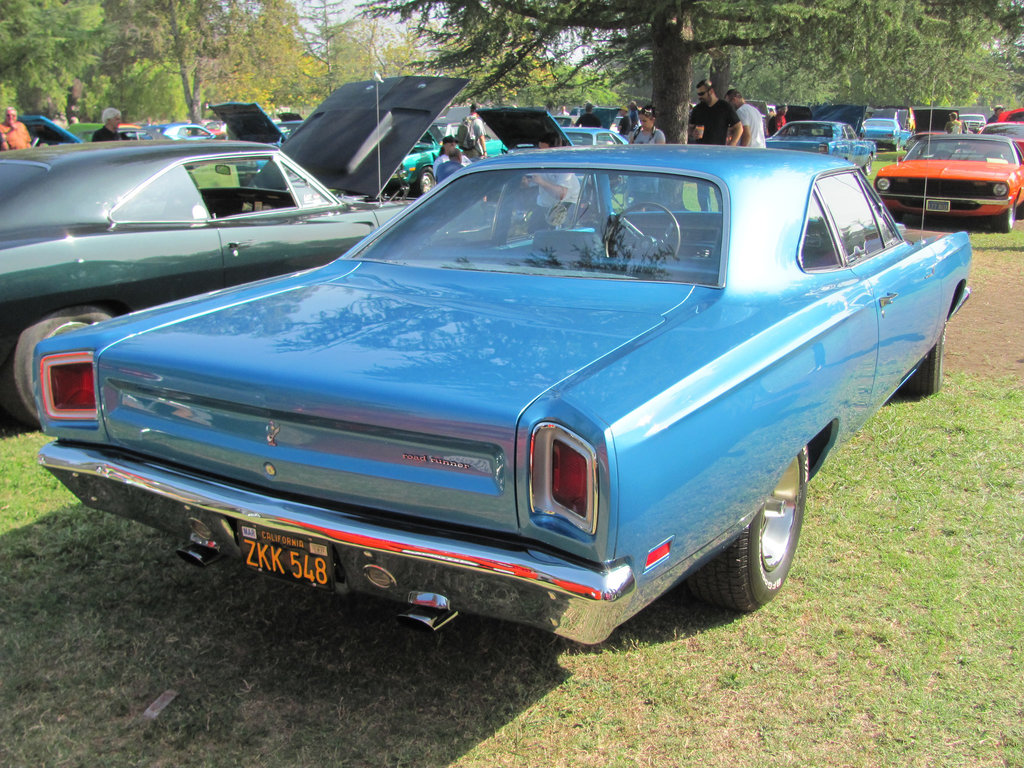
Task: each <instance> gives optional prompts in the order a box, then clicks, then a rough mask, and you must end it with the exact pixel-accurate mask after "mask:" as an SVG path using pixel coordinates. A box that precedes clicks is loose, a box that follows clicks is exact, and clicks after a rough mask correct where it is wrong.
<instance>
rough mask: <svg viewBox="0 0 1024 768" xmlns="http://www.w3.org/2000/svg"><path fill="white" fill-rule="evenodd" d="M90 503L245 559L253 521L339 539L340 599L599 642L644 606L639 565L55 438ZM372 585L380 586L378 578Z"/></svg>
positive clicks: (61, 463)
mask: <svg viewBox="0 0 1024 768" xmlns="http://www.w3.org/2000/svg"><path fill="white" fill-rule="evenodd" d="M38 460H39V463H40V464H41V465H42V466H44V467H46V468H47V469H48V470H50V471H51V472H52V473H53V474H54V475H55V476H56V477H57V478H58V479H59V480H60V481H61V482H62V483H64V484H65V485H66V486H67V487H68V488H69V490H71V491H72V493H74V494H75V495H76V496H78V498H79V499H81V501H82V503H84V504H86V505H87V506H90V507H93V508H96V509H100V510H103V511H106V512H110V513H113V514H116V515H120V516H122V517H127V518H130V519H133V520H137V521H139V522H142V523H145V524H147V525H151V526H153V527H155V528H159V529H161V530H165V531H168V532H170V533H176V534H179V535H181V536H182V539H183V540H185V539H188V538H190V537H191V538H192V539H193V540H196V536H197V532H202V536H201V538H203V539H204V543H205V545H207V546H212V547H215V548H216V549H217V550H219V551H220V553H222V554H226V555H230V556H234V557H241V555H242V550H241V544H240V540H239V531H240V527H241V524H242V523H245V524H247V525H258V526H259V527H260V528H264V529H270V530H271V531H276V532H279V533H281V534H282V535H289V536H303V537H308V538H310V539H312V540H314V541H317V542H322V543H329V544H330V545H331V549H332V555H333V556H332V560H333V562H334V565H335V568H334V585H335V589H336V591H338V592H348V591H357V592H362V593H367V594H372V595H376V596H379V597H383V598H386V599H390V600H395V601H399V602H402V603H405V604H412V605H417V604H423V603H422V602H421V601H420V599H419V598H418V597H417V596H424V595H426V596H434V597H436V596H442V597H443V598H445V600H444V601H443V602H444V603H445V604H446V605H447V606H449V607H450V608H451V610H455V611H466V612H468V613H474V614H479V615H483V616H491V617H494V618H499V619H506V620H510V621H514V622H518V623H521V624H527V625H530V626H534V627H538V628H540V629H545V630H548V631H551V632H554V633H555V634H557V635H561V636H563V637H567V638H569V639H571V640H575V641H577V642H581V643H599V642H601V641H602V640H604V639H605V638H607V637H608V635H609V634H610V633H611V631H612V630H613V629H614V628H615V627H616V626H617V625H618V624H620V623H622V622H623V621H625V620H626V619H627V618H629V617H630V616H631V615H633V614H634V613H636V612H637V611H638V610H640V608H641V607H643V602H644V601H642V600H641V599H639V598H638V592H637V589H636V581H635V577H634V574H633V571H632V569H631V568H630V566H629V565H628V564H627V563H623V562H620V563H611V564H596V563H585V562H580V561H577V560H571V559H569V558H566V557H563V556H560V555H558V554H557V553H553V552H550V551H541V550H539V549H535V548H532V546H531V544H530V543H528V542H521V543H509V542H506V541H498V540H496V539H492V538H484V537H483V536H481V535H473V534H471V533H464V532H460V533H445V534H444V535H441V534H440V533H439V532H438V531H437V530H435V529H430V530H426V529H421V528H418V527H415V526H413V525H407V526H403V525H402V524H400V523H398V522H396V521H382V520H380V519H373V518H371V517H370V516H369V515H367V514H366V512H367V511H366V510H358V509H327V508H324V507H319V506H317V505H315V504H311V503H309V502H305V501H300V500H293V499H286V498H275V497H272V496H269V495H267V494H265V493H261V492H257V491H255V490H251V489H248V488H243V487H237V486H234V485H227V484H224V483H222V482H218V481H216V480H213V479H210V478H205V477H201V476H198V475H195V474H191V473H188V472H185V471H181V470H177V469H173V468H169V467H166V466H162V465H156V464H152V463H149V462H147V461H145V460H144V459H139V458H135V457H130V456H125V455H122V454H120V453H119V452H116V451H113V450H110V449H104V448H96V447H85V446H78V445H70V444H65V443H61V442H54V443H50V444H48V445H46V446H44V447H43V448H42V449H41V450H40V452H39V458H38ZM371 579H372V580H371Z"/></svg>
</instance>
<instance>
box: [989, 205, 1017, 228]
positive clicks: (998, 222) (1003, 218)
mask: <svg viewBox="0 0 1024 768" xmlns="http://www.w3.org/2000/svg"><path fill="white" fill-rule="evenodd" d="M1016 223H1017V207H1016V206H1014V205H1011V206H1010V207H1009V208H1007V209H1006V210H1005V211H1003V212H1002V213H1001V214H999V215H998V216H996V217H995V226H994V229H995V231H996V232H1004V233H1008V232H1013V225H1014V224H1016Z"/></svg>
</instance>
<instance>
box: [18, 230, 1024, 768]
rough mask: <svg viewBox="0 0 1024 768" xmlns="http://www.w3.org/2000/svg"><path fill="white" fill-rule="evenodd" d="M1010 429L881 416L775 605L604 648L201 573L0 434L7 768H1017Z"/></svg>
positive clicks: (996, 254) (989, 384)
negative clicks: (160, 704)
mask: <svg viewBox="0 0 1024 768" xmlns="http://www.w3.org/2000/svg"><path fill="white" fill-rule="evenodd" d="M985 237H987V236H985ZM1015 250H1016V251H1017V253H1016V257H1017V258H1019V257H1020V255H1021V254H1020V253H1019V250H1020V249H1019V247H1015ZM1010 255H1011V256H1012V255H1013V254H1010ZM1006 257H1007V254H1006V253H1003V252H1000V251H996V250H995V249H986V254H984V255H982V256H981V258H985V259H987V258H1006ZM981 266H982V267H984V265H983V264H982V265H981ZM954 322H955V321H954ZM1022 414H1024V389H1022V388H1021V386H1020V383H1019V381H1016V380H1009V379H1004V380H998V379H997V380H990V379H982V378H978V377H973V376H969V375H967V374H962V373H959V374H953V375H950V376H948V377H947V382H946V386H945V388H944V389H943V391H942V392H941V393H940V394H939V395H937V396H935V397H933V398H930V399H928V400H925V401H921V402H903V401H900V402H894V403H891V404H889V405H887V406H886V407H884V408H883V409H882V410H881V411H880V412H879V413H878V414H877V415H875V416H874V417H873V418H872V419H871V420H870V421H869V422H868V424H867V426H866V428H865V429H864V430H863V431H862V432H861V433H860V434H859V435H858V436H857V437H856V438H855V439H853V440H852V441H851V442H849V443H847V444H846V445H844V446H842V447H841V448H840V449H839V450H838V451H837V452H836V453H835V454H834V455H833V456H832V457H831V460H830V461H829V462H828V463H827V464H826V465H825V467H824V469H823V470H822V471H821V473H820V474H819V475H818V476H817V477H816V478H815V479H814V481H813V482H812V484H811V491H810V495H809V500H808V508H807V519H806V522H805V525H804V530H803V537H802V540H801V544H800V551H799V553H798V555H797V561H796V564H795V566H794V571H793V573H792V575H791V577H790V580H789V582H788V584H787V586H786V588H785V589H784V590H783V593H782V594H781V595H780V597H779V598H778V599H777V600H776V601H774V602H773V603H771V604H769V605H768V606H767V607H766V608H765V609H763V610H761V611H759V612H757V613H755V614H751V615H744V616H737V615H734V614H731V613H728V612H726V611H722V610H719V609H714V608H709V607H707V606H704V605H702V604H700V603H697V602H694V601H693V600H692V599H691V598H689V597H687V595H686V594H684V593H683V592H681V591H677V592H676V593H673V594H670V595H668V596H666V597H665V598H663V599H662V600H660V601H658V602H657V603H655V604H654V605H653V606H651V607H650V608H648V609H647V610H645V611H644V612H642V613H641V614H640V615H638V616H637V617H635V618H634V619H633V620H631V621H630V622H628V623H627V624H625V625H624V626H623V627H621V628H620V629H619V630H617V631H616V632H615V633H614V634H613V635H612V638H611V639H610V640H609V641H608V642H607V643H605V644H604V645H601V646H598V647H594V648H585V647H580V646H576V645H573V644H572V643H569V642H566V641H563V640H560V639H558V638H556V637H554V636H551V635H548V634H544V633H541V632H538V631H534V630H530V629H527V628H523V627H519V626H515V625H510V624H505V623H501V622H497V621H491V620H485V619H478V618H475V617H472V616H462V617H460V618H459V619H458V620H457V621H456V622H454V623H453V624H452V625H451V627H450V628H449V629H446V630H445V631H443V632H441V633H439V634H436V635H425V634H418V633H413V632H411V631H409V630H407V629H405V628H403V627H401V626H399V625H398V624H396V623H395V621H394V615H395V606H394V605H391V604H388V603H382V602H375V601H371V600H369V599H354V600H341V599H338V598H335V597H333V596H328V595H323V594H320V593H317V592H313V591H312V590H302V589H299V588H296V587H294V586H292V585H288V584H283V583H279V582H276V581H271V580H269V579H263V578H260V577H258V576H254V575H251V574H250V573H248V572H244V571H243V570H242V567H241V566H240V565H238V564H237V563H234V562H230V561H222V562H221V563H218V564H216V565H214V566H212V567H210V568H208V569H205V570H200V569H196V568H192V567H189V566H187V565H185V564H184V563H182V562H181V560H179V559H178V558H177V557H176V556H175V554H174V549H175V547H176V546H178V545H179V544H180V542H178V541H176V540H172V539H169V538H168V537H166V536H164V535H163V534H160V533H157V532H154V531H152V530H149V529H147V528H144V527H143V526H141V525H138V524H134V523H130V522H127V521H122V520H120V519H117V518H114V517H112V516H108V515H105V514H103V513H99V512H94V511H92V510H90V509H87V508H86V507H83V506H81V505H80V504H78V503H77V502H76V501H75V500H74V499H73V497H72V496H71V495H70V494H68V493H67V492H66V491H64V490H63V488H62V486H60V485H59V484H58V483H57V481H56V480H54V479H52V478H51V477H50V475H49V474H48V473H46V472H45V471H43V470H42V469H40V468H39V467H37V466H36V465H35V462H34V455H35V451H36V450H37V448H38V447H39V446H40V445H41V444H43V442H45V439H46V438H44V437H43V436H42V435H40V434H38V433H19V432H17V431H15V430H13V429H12V428H10V427H8V428H7V429H2V428H0V467H2V470H0V627H2V632H0V712H2V716H0V766H5V768H15V767H17V766H82V767H83V768H85V767H88V768H93V767H95V766H159V767H161V768H172V767H173V768H177V767H179V766H225V767H231V766H267V767H268V768H269V767H270V766H296V767H299V766H314V765H318V766H372V767H375V768H376V767H378V766H379V767H385V766H386V767H388V768H398V767H399V766H403V767H404V766H408V767H418V766H459V767H460V768H468V767H469V766H474V767H479V768H484V767H486V768H493V767H494V766H522V767H523V768H533V767H534V766H544V767H545V768H549V767H555V766H594V767H595V768H604V767H605V766H623V768H625V767H627V766H628V767H629V768H633V767H634V766H657V767H659V768H660V767H662V766H690V765H694V766H697V765H699V766H723V767H725V766H729V767H735V766H741V767H743V766H773V767H778V766H801V767H803V766H826V765H827V766H830V768H838V767H839V766H864V767H868V766H894V767H895V766H899V767H900V768H905V767H907V766H921V767H924V766H928V767H932V766H942V767H943V768H945V767H947V766H965V767H966V766H971V767H972V768H973V767H976V766H993V767H994V766H1017V767H1018V768H1019V767H1021V766H1024V682H1022V681H1024V612H1022V610H1021V595H1022V593H1024V450H1022V449H1021V444H1022V436H1024V427H1022V424H1024V417H1022ZM167 691H173V692H175V694H176V695H175V696H174V698H173V699H172V700H171V701H170V703H169V704H168V705H167V706H166V708H165V709H163V711H162V712H161V713H160V714H159V715H158V716H157V717H155V718H154V719H148V718H145V717H143V713H144V712H145V711H146V709H147V707H149V706H150V705H151V704H152V703H153V702H154V701H155V700H156V699H157V698H158V697H159V696H161V694H163V693H165V692H167Z"/></svg>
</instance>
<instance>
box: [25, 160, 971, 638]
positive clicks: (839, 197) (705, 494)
mask: <svg viewBox="0 0 1024 768" xmlns="http://www.w3.org/2000/svg"><path fill="white" fill-rule="evenodd" d="M766 188H770V189H771V191H772V194H771V195H765V194H764V190H765V189H766ZM970 260H971V251H970V246H969V243H968V240H967V237H966V235H965V234H963V233H956V234H951V235H948V236H944V237H941V238H937V239H931V240H927V241H921V242H917V243H910V242H907V241H906V240H905V239H904V237H903V235H902V233H901V230H900V228H899V227H898V226H897V225H896V224H895V223H894V222H893V219H892V217H891V216H890V215H889V213H888V212H887V210H886V208H885V206H883V205H882V204H881V202H880V201H879V199H878V197H877V196H876V195H875V193H874V192H873V191H872V190H871V188H870V186H869V185H868V184H867V183H866V181H865V180H864V178H863V176H862V174H860V173H859V172H858V171H857V170H856V169H855V168H853V167H851V166H850V165H848V164H846V163H844V162H841V161H839V160H835V159H832V158H828V157H823V156H822V157H819V156H817V155H814V154H797V153H782V152H774V151H771V150H750V151H747V152H736V151H735V150H730V149H728V148H719V147H708V148H702V147H687V146H653V147H621V148H608V149H604V148H590V147H588V148H575V149H573V148H568V149H552V150H524V151H521V152H515V153H512V154H510V155H507V156H505V157H502V158H495V159H493V160H485V161H481V162H478V163H474V164H473V165H471V166H469V167H467V168H466V169H464V170H463V171H462V172H460V173H459V174H456V175H454V176H452V177H450V178H449V179H448V180H446V181H445V182H444V183H443V184H441V185H439V186H438V187H437V189H435V190H434V191H433V192H432V193H431V194H429V195H426V196H425V197H423V198H420V199H419V201H418V202H416V203H415V204H413V205H412V206H410V207H409V208H408V209H406V210H405V211H404V212H403V213H401V214H399V215H398V216H397V217H395V218H394V219H392V220H391V221H390V222H389V223H387V224H385V225H384V226H383V227H382V228H381V229H380V230H378V231H377V232H376V233H374V234H372V235H370V236H369V237H368V238H367V239H366V240H364V241H363V242H362V243H361V244H359V245H357V246H356V247H355V248H354V249H353V251H352V252H350V254H348V255H346V256H345V257H343V258H341V259H339V260H337V261H335V262H333V263H331V264H329V265H327V266H325V267H321V268H318V269H316V270H313V271H309V272H305V273H300V274H298V275H292V276H289V277H285V278H275V279H270V280H267V281H263V282H261V283H254V284H250V285H246V286H241V287H237V288H232V289H227V290H225V291H222V292H220V293H218V294H216V295H211V296H205V297H197V298H192V299H185V300H182V301H179V302H177V303H174V304H170V305H166V306H164V307H161V308H156V309H150V310H145V311H143V312H140V313H138V314H135V315H132V316H127V317H123V318H118V319H114V320H110V321H107V322H105V323H100V324H97V325H94V326H91V327H89V328H84V329H81V330H78V331H75V332H72V333H68V334H64V335H61V336H56V337H53V338H50V339H47V340H45V341H43V342H41V343H40V344H39V345H38V346H37V348H36V354H35V370H36V376H37V380H38V389H37V398H38V405H39V409H40V412H41V414H42V421H43V426H44V428H45V430H46V432H47V433H48V434H50V435H52V436H53V437H55V438H56V440H55V442H52V443H50V444H49V445H47V446H45V447H44V448H43V449H42V450H41V452H40V454H39V460H40V462H41V464H42V465H43V466H45V467H46V468H47V469H49V470H50V471H52V472H53V473H54V474H55V475H56V476H57V477H59V478H60V479H61V480H62V481H63V482H64V483H65V484H66V485H67V486H68V487H69V488H70V489H71V490H72V491H73V492H74V493H76V494H77V495H78V496H79V498H80V499H81V500H82V502H83V503H84V504H86V505H89V506H91V507H95V508H97V509H101V510H106V511H109V512H112V513H116V514H119V515H125V516H128V517H130V518H134V519H136V520H139V521H141V522H144V523H147V524H149V525H152V526H155V527H157V528H162V529H164V530H166V531H168V532H170V533H172V534H175V535H177V536H178V537H180V539H179V540H180V542H181V545H182V546H181V549H180V550H179V553H180V554H181V555H182V557H183V558H185V559H187V560H189V561H191V562H193V563H195V564H206V563H209V562H212V561H214V560H216V559H217V558H218V557H221V556H224V555H229V556H234V557H236V558H240V559H241V562H242V563H244V564H245V565H246V566H248V567H249V568H250V569H252V570H255V571H259V572H262V573H264V574H266V575H268V576H276V577H279V578H281V579H286V580H289V581H293V582H295V584H296V585H306V586H308V587H310V588H316V589H322V590H327V591H330V592H337V593H346V592H357V593H369V594H373V595H379V596H380V597H384V598H389V599H391V600H393V601H397V602H398V603H401V604H403V605H404V606H405V610H406V614H405V615H406V616H407V617H408V618H410V619H413V620H416V621H420V622H424V623H427V624H429V625H431V626H435V627H436V626H438V625H440V624H443V623H446V622H447V621H449V620H450V619H451V618H452V617H453V616H454V615H455V613H457V612H459V611H463V612H470V613H476V614H482V615H486V616H491V617H497V618H501V619H508V620H512V621H516V622H522V623H524V624H527V625H531V626H533V627H539V628H542V629H546V630H550V631H552V632H555V633H557V634H559V635H562V636H564V637H568V638H572V639H574V640H577V641H579V642H583V643H597V642H601V641H602V640H604V639H605V638H607V637H608V635H609V634H610V633H611V632H612V631H613V630H614V629H615V627H616V626H618V625H619V624H621V623H622V622H624V621H626V620H627V619H629V618H630V617H631V616H633V615H634V614H636V613H637V612H638V611H640V610H641V609H642V608H643V607H644V606H646V605H648V604H649V603H650V602H651V601H653V600H654V599H656V598H657V597H658V596H659V595H661V594H663V593H664V592H665V591H666V590H668V589H670V588H672V587H673V586H675V585H677V584H680V583H682V582H684V581H685V582H686V583H687V584H688V586H689V588H690V589H692V590H693V592H694V593H696V594H697V595H698V596H700V597H702V598H704V599H707V600H710V601H713V602H715V603H718V604H721V605H723V606H727V607H729V608H732V609H735V610H739V611H749V610H753V609H755V608H757V607H759V606H761V605H763V604H765V603H766V602H768V601H769V600H771V599H772V598H773V597H774V596H775V595H776V593H777V592H778V591H779V589H780V587H781V586H782V584H783V582H784V581H785V579H786V576H787V574H788V573H789V572H790V568H791V566H792V564H793V562H794V555H795V552H796V549H797V542H798V540H799V536H800V531H801V527H802V525H803V524H804V517H805V493H806V487H807V483H808V480H809V479H811V478H812V477H813V476H814V475H815V473H816V472H817V471H818V470H819V468H820V467H821V466H822V463H823V462H824V461H825V460H826V459H827V457H828V456H829V454H830V452H831V451H832V450H833V449H834V448H835V446H836V445H837V444H839V443H840V442H841V441H842V440H844V439H845V438H847V437H849V436H850V434H851V433H853V432H854V431H855V430H856V429H858V428H859V427H860V426H861V425H862V424H863V423H864V421H865V420H866V419H868V418H869V416H870V415H871V414H872V413H873V412H874V411H875V410H876V409H877V408H879V407H880V406H881V405H882V404H883V403H884V402H885V401H886V400H887V399H888V398H889V397H890V396H891V395H892V394H893V393H894V392H896V391H897V390H899V389H901V388H902V390H903V392H905V393H907V394H910V395H916V396H921V395H927V394H930V393H932V392H935V391H936V390H937V389H938V388H939V386H940V384H941V378H942V354H943V339H944V329H945V325H946V321H947V319H948V318H949V317H950V316H951V315H952V314H953V313H954V312H956V310H957V309H958V308H959V307H960V306H961V304H962V303H963V302H964V300H965V299H966V298H967V296H968V293H969V290H968V285H967V279H968V269H969V265H970ZM812 519H813V516H809V520H812Z"/></svg>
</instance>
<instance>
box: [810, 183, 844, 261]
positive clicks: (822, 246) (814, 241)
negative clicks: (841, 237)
mask: <svg viewBox="0 0 1024 768" xmlns="http://www.w3.org/2000/svg"><path fill="white" fill-rule="evenodd" d="M800 264H801V266H803V268H804V270H805V271H807V272H816V271H819V270H823V269H835V268H837V267H840V266H842V260H841V259H840V258H839V251H837V250H836V244H835V241H834V240H833V239H832V232H831V231H830V230H829V228H828V220H827V219H826V218H825V212H824V211H823V210H821V204H820V203H819V202H818V198H817V196H816V195H812V196H811V204H810V205H809V206H808V207H807V223H806V224H805V225H804V239H803V241H802V242H801V243H800Z"/></svg>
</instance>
